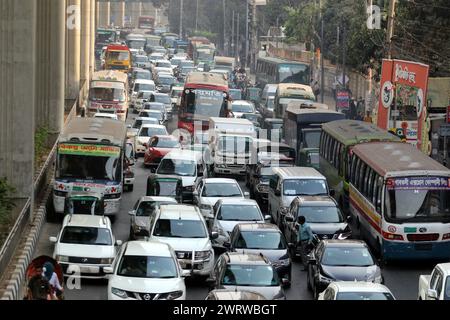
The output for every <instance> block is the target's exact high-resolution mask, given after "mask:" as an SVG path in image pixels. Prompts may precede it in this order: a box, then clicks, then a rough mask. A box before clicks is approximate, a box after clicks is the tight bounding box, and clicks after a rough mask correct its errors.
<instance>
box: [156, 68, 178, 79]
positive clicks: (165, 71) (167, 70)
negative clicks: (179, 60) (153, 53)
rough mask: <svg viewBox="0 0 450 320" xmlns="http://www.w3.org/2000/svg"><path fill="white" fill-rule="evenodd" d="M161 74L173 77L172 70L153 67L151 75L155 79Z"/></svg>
mask: <svg viewBox="0 0 450 320" xmlns="http://www.w3.org/2000/svg"><path fill="white" fill-rule="evenodd" d="M162 73H166V74H169V75H171V76H173V70H172V68H164V67H155V68H154V69H153V75H154V76H155V78H157V77H158V75H159V74H162Z"/></svg>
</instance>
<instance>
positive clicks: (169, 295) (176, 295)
mask: <svg viewBox="0 0 450 320" xmlns="http://www.w3.org/2000/svg"><path fill="white" fill-rule="evenodd" d="M182 296H183V291H181V290H180V291H174V292H169V293H162V294H161V295H160V296H159V298H158V300H175V299H178V298H181V297H182Z"/></svg>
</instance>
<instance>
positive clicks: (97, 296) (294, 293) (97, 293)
mask: <svg viewBox="0 0 450 320" xmlns="http://www.w3.org/2000/svg"><path fill="white" fill-rule="evenodd" d="M134 117H135V115H133V114H132V113H130V116H129V119H128V121H127V122H128V123H131V122H132V120H133V119H134ZM175 126H176V121H175V119H174V120H173V121H171V122H170V123H169V125H168V129H169V132H172V131H173V130H174V129H175ZM148 174H149V169H146V168H145V167H144V165H143V161H142V158H140V159H139V160H138V162H137V163H136V166H135V175H136V181H135V186H134V191H133V192H127V193H124V195H123V198H122V204H121V211H120V214H119V215H118V216H117V218H116V221H115V223H114V225H113V233H114V235H115V236H116V238H117V239H120V240H122V241H127V240H128V235H129V230H130V219H129V216H128V211H129V210H131V208H132V207H133V205H134V204H135V203H136V201H137V200H138V199H139V198H140V197H141V196H143V195H145V191H146V180H147V176H148ZM240 183H241V187H242V188H243V189H244V190H245V189H246V188H245V184H244V183H242V181H241V182H240ZM246 191H247V190H246ZM60 228H61V226H60V224H57V223H45V224H44V226H43V228H42V232H41V235H40V238H39V242H38V245H37V248H36V251H35V257H37V256H40V255H44V254H45V255H50V256H51V255H52V254H53V244H51V243H50V241H49V237H50V236H56V235H57V234H58V232H59V230H60ZM354 229H355V228H354ZM433 267H434V263H416V262H407V263H400V264H389V265H388V266H386V267H384V269H383V275H384V278H385V284H386V285H387V286H388V287H389V288H390V289H391V291H392V292H393V294H394V296H395V297H396V298H397V299H404V300H411V299H417V292H418V279H419V275H420V274H426V273H430V272H431V270H432V269H433ZM301 269H302V267H301V265H300V264H299V263H294V265H293V269H292V270H293V272H292V286H291V288H289V289H286V295H287V298H288V299H289V300H311V299H312V298H313V296H312V294H311V293H310V292H309V291H308V290H307V287H306V272H304V271H301ZM186 285H187V299H189V300H202V299H204V298H205V297H206V295H207V293H208V289H207V286H206V285H205V284H204V283H199V282H196V281H193V280H191V281H189V280H186ZM106 290H107V280H82V281H81V289H80V290H76V289H74V290H66V292H65V297H66V299H67V300H106V299H107V291H106Z"/></svg>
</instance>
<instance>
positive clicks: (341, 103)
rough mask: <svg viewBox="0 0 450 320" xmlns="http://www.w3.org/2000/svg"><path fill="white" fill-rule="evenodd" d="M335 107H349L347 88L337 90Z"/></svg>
mask: <svg viewBox="0 0 450 320" xmlns="http://www.w3.org/2000/svg"><path fill="white" fill-rule="evenodd" d="M336 107H337V108H339V110H342V109H349V108H350V93H349V92H348V91H347V90H339V91H337V93H336Z"/></svg>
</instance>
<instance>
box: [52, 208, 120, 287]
mask: <svg viewBox="0 0 450 320" xmlns="http://www.w3.org/2000/svg"><path fill="white" fill-rule="evenodd" d="M50 242H53V243H55V249H54V251H53V258H54V259H55V260H56V261H57V262H58V263H59V264H60V265H61V267H62V269H63V272H64V274H67V275H72V274H73V273H74V274H73V275H72V276H75V277H83V278H92V279H97V278H105V276H106V274H105V268H107V267H111V265H112V263H113V261H114V258H115V257H116V253H117V251H116V248H117V247H116V246H120V245H122V241H120V240H117V241H116V240H115V238H114V236H113V233H112V229H111V221H110V220H109V218H108V217H104V216H94V215H77V214H68V215H66V216H65V218H64V220H63V223H62V229H61V231H60V233H59V234H58V236H56V237H50Z"/></svg>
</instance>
